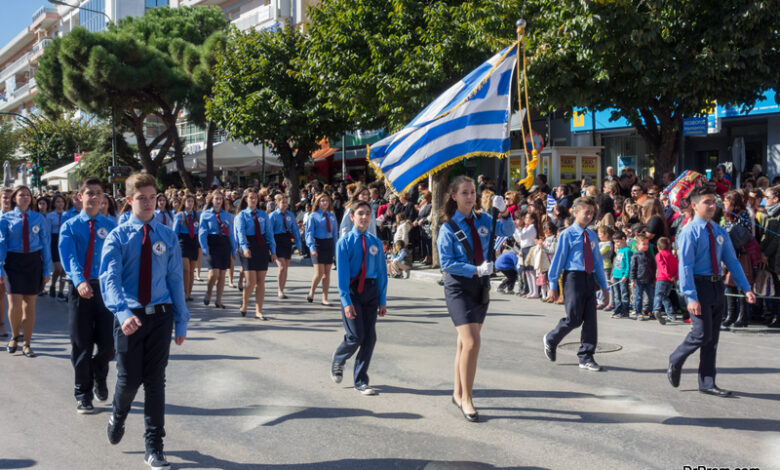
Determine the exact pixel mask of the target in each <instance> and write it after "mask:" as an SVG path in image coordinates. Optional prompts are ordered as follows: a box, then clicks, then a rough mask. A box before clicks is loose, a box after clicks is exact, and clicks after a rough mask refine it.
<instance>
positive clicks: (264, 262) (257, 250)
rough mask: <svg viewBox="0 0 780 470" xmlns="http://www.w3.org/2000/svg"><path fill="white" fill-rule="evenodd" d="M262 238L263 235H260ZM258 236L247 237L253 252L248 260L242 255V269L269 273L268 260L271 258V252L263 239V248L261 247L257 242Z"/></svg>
mask: <svg viewBox="0 0 780 470" xmlns="http://www.w3.org/2000/svg"><path fill="white" fill-rule="evenodd" d="M260 236H261V237H262V235H260ZM256 239H257V236H256V235H247V236H246V241H247V242H248V243H249V251H251V252H252V257H251V258H246V257H245V256H244V254H243V253H241V267H243V268H244V271H268V259H269V258H270V252H269V251H268V245H267V244H266V243H265V239H263V246H262V247H261V246H259V245H258V244H257V242H256V241H255V240H256Z"/></svg>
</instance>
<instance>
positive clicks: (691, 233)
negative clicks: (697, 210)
mask: <svg viewBox="0 0 780 470" xmlns="http://www.w3.org/2000/svg"><path fill="white" fill-rule="evenodd" d="M707 224H709V225H710V226H711V227H712V235H713V236H714V237H715V252H716V255H717V257H718V269H721V266H720V262H721V261H723V262H724V263H726V267H727V268H728V270H729V272H730V273H731V275H732V276H733V277H734V281H735V282H736V283H737V286H739V288H740V289H742V291H743V292H747V291H749V290H751V288H750V284H749V283H748V280H747V278H746V277H745V273H744V272H743V271H742V265H740V264H739V260H738V259H737V255H736V253H735V252H734V245H732V244H731V238H729V234H728V232H726V229H724V228H723V227H721V226H720V225H717V224H714V223H712V221H710V222H705V221H704V219H702V218H701V217H699V216H695V217H694V218H693V219H692V220H691V221H690V222H688V224H687V225H686V226H685V227H683V229H682V230H681V231H680V233H679V235H677V239H676V241H677V248H678V252H677V258H678V260H679V265H678V268H679V273H680V291H681V292H682V294H683V295H684V296H685V297H687V298H688V301H689V302H698V301H699V296H698V294H697V293H696V284H695V283H694V281H693V276H694V275H696V276H712V275H713V272H712V258H711V257H710V235H709V233H708V231H707ZM719 274H720V275H721V276H722V275H723V271H722V270H721V271H720V273H719Z"/></svg>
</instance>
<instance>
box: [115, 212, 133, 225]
mask: <svg viewBox="0 0 780 470" xmlns="http://www.w3.org/2000/svg"><path fill="white" fill-rule="evenodd" d="M131 215H133V211H132V210H127V211H125V212H122V214H120V216H119V223H118V224H117V225H122V224H123V223H125V222H127V221H128V220H130V216H131Z"/></svg>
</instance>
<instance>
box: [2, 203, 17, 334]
mask: <svg viewBox="0 0 780 470" xmlns="http://www.w3.org/2000/svg"><path fill="white" fill-rule="evenodd" d="M13 192H14V191H13V189H9V188H5V189H0V210H2V213H0V220H2V218H3V215H5V214H6V213H7V212H10V211H11V210H12V209H13V205H12V204H11V194H13ZM5 294H6V289H5V283H3V282H0V336H1V337H3V338H7V337H8V332H7V331H6V329H5Z"/></svg>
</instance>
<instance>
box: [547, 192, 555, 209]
mask: <svg viewBox="0 0 780 470" xmlns="http://www.w3.org/2000/svg"><path fill="white" fill-rule="evenodd" d="M555 204H557V202H556V201H555V198H554V197H552V196H551V195H550V194H548V195H547V213H548V214H552V213H553V211H554V210H555Z"/></svg>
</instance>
